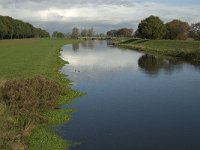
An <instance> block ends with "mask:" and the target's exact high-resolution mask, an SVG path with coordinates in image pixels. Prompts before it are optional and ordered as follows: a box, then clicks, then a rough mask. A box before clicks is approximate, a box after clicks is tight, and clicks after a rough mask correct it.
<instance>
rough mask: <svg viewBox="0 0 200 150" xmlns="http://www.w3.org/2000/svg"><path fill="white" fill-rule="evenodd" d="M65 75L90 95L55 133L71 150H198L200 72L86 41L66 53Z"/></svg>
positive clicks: (180, 63)
mask: <svg viewBox="0 0 200 150" xmlns="http://www.w3.org/2000/svg"><path fill="white" fill-rule="evenodd" d="M62 49H63V50H62V52H61V57H62V58H63V59H64V60H66V61H68V62H69V64H66V66H64V67H63V68H62V70H61V71H62V73H64V74H66V75H67V76H68V78H69V79H70V80H71V81H73V82H72V84H73V86H72V88H73V89H77V90H80V91H83V92H86V93H87V94H86V95H85V96H82V97H80V98H78V99H75V100H74V101H73V102H72V103H71V104H70V106H68V105H67V106H65V107H70V108H74V109H75V110H76V111H75V112H73V113H72V120H71V121H70V122H68V123H66V124H63V125H61V126H59V127H57V128H56V132H57V133H58V134H59V135H60V136H61V137H62V138H63V139H66V140H70V141H73V142H77V143H79V144H77V145H76V146H73V147H72V148H71V149H70V150H199V149H200V142H199V141H200V66H198V65H194V64H191V63H187V62H184V61H180V60H177V59H172V58H166V57H161V56H154V55H147V54H144V53H140V52H137V51H133V50H128V49H121V48H117V47H113V46H111V45H110V44H109V42H108V41H87V42H84V43H81V44H76V45H66V46H64V47H63V48H62Z"/></svg>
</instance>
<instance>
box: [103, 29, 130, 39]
mask: <svg viewBox="0 0 200 150" xmlns="http://www.w3.org/2000/svg"><path fill="white" fill-rule="evenodd" d="M107 36H109V37H132V36H133V29H127V28H121V29H119V30H110V31H108V32H107Z"/></svg>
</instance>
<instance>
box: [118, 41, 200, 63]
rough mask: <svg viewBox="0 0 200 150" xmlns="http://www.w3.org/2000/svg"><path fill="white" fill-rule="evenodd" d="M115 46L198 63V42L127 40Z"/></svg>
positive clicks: (199, 44) (199, 42) (199, 58)
mask: <svg viewBox="0 0 200 150" xmlns="http://www.w3.org/2000/svg"><path fill="white" fill-rule="evenodd" d="M117 45H118V46H120V47H124V48H130V49H135V50H139V51H144V52H150V53H157V54H162V55H167V56H173V57H180V58H184V59H187V60H198V61H200V41H192V40H187V41H176V40H143V39H129V40H127V41H123V42H119V43H117Z"/></svg>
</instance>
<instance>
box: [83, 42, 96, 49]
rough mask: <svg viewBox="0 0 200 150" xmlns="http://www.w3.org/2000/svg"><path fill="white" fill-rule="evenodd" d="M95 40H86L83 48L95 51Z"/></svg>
mask: <svg viewBox="0 0 200 150" xmlns="http://www.w3.org/2000/svg"><path fill="white" fill-rule="evenodd" d="M94 43H95V41H94V40H86V41H85V42H82V43H81V46H83V48H89V49H93V48H94Z"/></svg>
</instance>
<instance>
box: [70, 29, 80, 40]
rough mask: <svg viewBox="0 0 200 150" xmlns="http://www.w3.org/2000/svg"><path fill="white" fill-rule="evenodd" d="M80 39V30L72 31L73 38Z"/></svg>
mask: <svg viewBox="0 0 200 150" xmlns="http://www.w3.org/2000/svg"><path fill="white" fill-rule="evenodd" d="M78 37H79V29H78V28H77V27H74V28H73V29H72V38H75V39H77V38H78Z"/></svg>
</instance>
